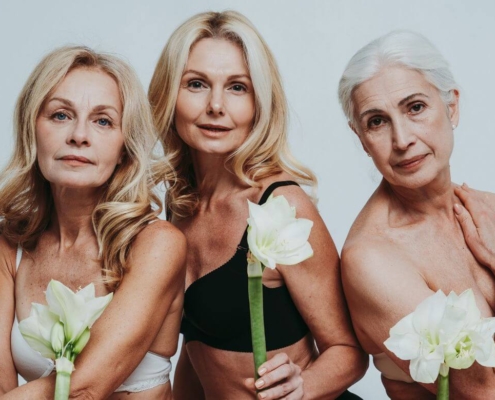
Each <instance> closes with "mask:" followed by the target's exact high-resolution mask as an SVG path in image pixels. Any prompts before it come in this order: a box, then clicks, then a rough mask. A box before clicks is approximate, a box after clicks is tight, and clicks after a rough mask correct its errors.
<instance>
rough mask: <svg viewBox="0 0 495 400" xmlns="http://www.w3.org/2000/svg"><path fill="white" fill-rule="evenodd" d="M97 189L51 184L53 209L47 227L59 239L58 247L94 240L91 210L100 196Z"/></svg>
mask: <svg viewBox="0 0 495 400" xmlns="http://www.w3.org/2000/svg"><path fill="white" fill-rule="evenodd" d="M100 193H101V192H100V191H99V190H98V189H89V190H88V189H84V190H82V189H72V188H58V187H53V185H52V195H53V203H54V210H53V215H52V218H51V223H50V226H49V228H48V231H50V232H51V233H52V234H53V235H55V237H58V240H59V241H60V249H61V250H64V249H68V248H70V247H72V246H73V245H75V244H85V243H87V241H88V240H91V241H94V240H95V233H94V228H93V221H92V216H93V211H94V209H95V207H96V205H97V204H98V199H99V197H100Z"/></svg>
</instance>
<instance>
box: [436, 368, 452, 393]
mask: <svg viewBox="0 0 495 400" xmlns="http://www.w3.org/2000/svg"><path fill="white" fill-rule="evenodd" d="M437 400H449V372H448V370H447V373H446V374H445V376H444V375H442V374H441V373H440V374H439V375H438V380H437Z"/></svg>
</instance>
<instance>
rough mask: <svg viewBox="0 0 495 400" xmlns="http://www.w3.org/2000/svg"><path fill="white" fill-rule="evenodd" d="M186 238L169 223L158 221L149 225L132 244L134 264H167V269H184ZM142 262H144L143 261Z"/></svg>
mask: <svg viewBox="0 0 495 400" xmlns="http://www.w3.org/2000/svg"><path fill="white" fill-rule="evenodd" d="M186 250H187V245H186V238H185V236H184V234H183V233H182V232H181V231H180V230H179V229H178V228H176V227H175V226H174V225H172V224H171V223H170V222H168V221H163V220H156V221H155V222H152V223H150V224H148V225H147V226H146V227H145V228H143V229H142V230H141V232H139V234H138V235H136V239H135V241H134V243H133V244H132V249H131V256H132V261H133V264H138V265H139V264H142V261H144V263H146V264H149V262H150V261H152V260H155V261H156V262H153V265H158V266H161V265H163V264H166V265H167V266H168V268H167V269H169V268H172V269H182V268H183V267H184V261H185V257H186ZM141 260H142V261H141Z"/></svg>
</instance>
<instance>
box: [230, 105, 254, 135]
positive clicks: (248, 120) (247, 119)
mask: <svg viewBox="0 0 495 400" xmlns="http://www.w3.org/2000/svg"><path fill="white" fill-rule="evenodd" d="M231 109H232V113H231V114H233V115H234V116H235V117H234V118H235V120H236V122H237V125H238V126H239V127H240V126H242V127H244V128H248V129H250V128H251V127H252V126H253V124H254V114H255V107H254V102H253V101H245V100H244V101H240V102H236V103H235V104H232V108H231Z"/></svg>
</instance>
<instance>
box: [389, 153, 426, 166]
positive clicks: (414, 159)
mask: <svg viewBox="0 0 495 400" xmlns="http://www.w3.org/2000/svg"><path fill="white" fill-rule="evenodd" d="M427 155H428V154H421V155H419V156H415V157H411V158H408V159H407V160H403V161H401V162H398V163H397V164H395V166H396V167H400V168H408V167H413V166H415V165H417V164H418V163H419V162H421V161H422V160H423V159H424V158H425V157H426V156H427Z"/></svg>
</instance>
